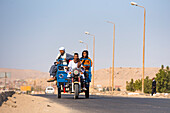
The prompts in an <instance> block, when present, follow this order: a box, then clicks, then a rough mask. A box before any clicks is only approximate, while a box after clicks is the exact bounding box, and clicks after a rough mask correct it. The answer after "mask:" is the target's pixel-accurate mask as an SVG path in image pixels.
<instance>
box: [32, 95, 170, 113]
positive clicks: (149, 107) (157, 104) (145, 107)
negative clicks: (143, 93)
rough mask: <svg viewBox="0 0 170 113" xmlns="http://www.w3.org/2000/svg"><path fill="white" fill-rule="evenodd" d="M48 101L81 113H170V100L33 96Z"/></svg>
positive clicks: (92, 96)
mask: <svg viewBox="0 0 170 113" xmlns="http://www.w3.org/2000/svg"><path fill="white" fill-rule="evenodd" d="M34 96H41V97H45V98H48V99H50V100H51V101H53V102H56V103H58V104H61V105H63V106H66V107H70V109H75V110H78V111H80V112H82V113H170V99H158V98H128V97H112V96H96V95H91V96H90V98H89V99H85V98H84V95H81V96H80V97H79V99H76V100H75V99H74V98H73V95H70V94H63V95H62V97H61V99H58V98H57V95H43V94H41V95H34Z"/></svg>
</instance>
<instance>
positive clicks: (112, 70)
mask: <svg viewBox="0 0 170 113" xmlns="http://www.w3.org/2000/svg"><path fill="white" fill-rule="evenodd" d="M107 23H111V24H113V56H112V59H113V60H112V91H113V88H114V51H115V23H113V22H111V21H107Z"/></svg>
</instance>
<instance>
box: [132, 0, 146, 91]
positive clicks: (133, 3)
mask: <svg viewBox="0 0 170 113" xmlns="http://www.w3.org/2000/svg"><path fill="white" fill-rule="evenodd" d="M131 5H134V6H138V7H141V8H143V9H144V26H143V73H142V93H144V74H145V18H146V9H145V8H144V7H143V6H140V5H138V4H137V3H135V2H131Z"/></svg>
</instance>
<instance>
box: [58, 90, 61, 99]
mask: <svg viewBox="0 0 170 113" xmlns="http://www.w3.org/2000/svg"><path fill="white" fill-rule="evenodd" d="M58 98H61V88H58Z"/></svg>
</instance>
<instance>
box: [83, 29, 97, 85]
mask: <svg viewBox="0 0 170 113" xmlns="http://www.w3.org/2000/svg"><path fill="white" fill-rule="evenodd" d="M85 34H87V35H90V36H93V71H92V83H93V85H92V87H93V88H94V64H95V63H94V57H95V35H93V34H90V33H89V32H85Z"/></svg>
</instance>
